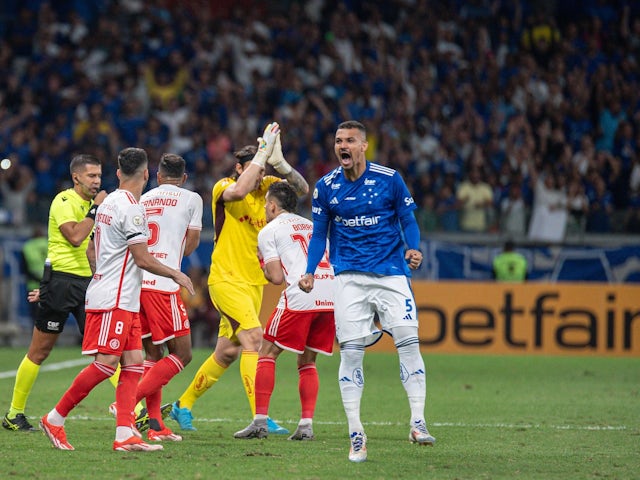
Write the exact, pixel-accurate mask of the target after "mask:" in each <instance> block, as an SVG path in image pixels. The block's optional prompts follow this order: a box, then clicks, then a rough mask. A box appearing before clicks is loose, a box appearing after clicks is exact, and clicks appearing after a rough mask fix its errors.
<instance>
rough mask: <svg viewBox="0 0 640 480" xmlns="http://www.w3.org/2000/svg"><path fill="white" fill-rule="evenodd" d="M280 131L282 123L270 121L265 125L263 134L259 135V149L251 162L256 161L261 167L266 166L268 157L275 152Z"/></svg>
mask: <svg viewBox="0 0 640 480" xmlns="http://www.w3.org/2000/svg"><path fill="white" fill-rule="evenodd" d="M279 133H280V125H278V123H277V122H273V123H270V124H268V125H267V126H266V127H265V129H264V132H263V133H262V136H261V137H258V151H257V152H256V154H255V155H254V157H253V160H251V163H255V164H256V165H258V166H259V167H260V168H264V166H265V164H266V163H267V159H268V158H269V157H270V156H271V153H272V152H273V146H274V144H275V141H276V138H278V134H279Z"/></svg>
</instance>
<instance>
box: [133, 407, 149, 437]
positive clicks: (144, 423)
mask: <svg viewBox="0 0 640 480" xmlns="http://www.w3.org/2000/svg"><path fill="white" fill-rule="evenodd" d="M136 428H137V429H138V431H139V432H144V431H145V430H149V413H148V412H147V409H146V408H143V409H142V410H140V413H139V414H138V416H137V417H136Z"/></svg>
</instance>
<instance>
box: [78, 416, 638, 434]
mask: <svg viewBox="0 0 640 480" xmlns="http://www.w3.org/2000/svg"><path fill="white" fill-rule="evenodd" d="M68 418H69V419H71V420H90V421H96V420H97V421H107V420H108V421H113V417H87V416H86V415H77V416H70V417H68ZM274 420H275V421H276V422H278V423H282V424H290V425H295V424H297V423H298V419H286V420H282V419H278V418H274ZM243 421H246V419H233V418H196V419H195V422H197V423H238V424H240V423H242V422H243ZM346 423H347V422H331V421H322V420H315V419H314V421H313V424H314V425H346ZM363 424H364V425H375V426H400V427H402V426H404V425H405V424H404V423H402V422H363ZM429 427H436V428H452V427H453V428H500V429H505V428H509V429H513V428H524V429H527V430H534V429H535V430H585V431H623V430H627V428H628V427H627V426H626V425H540V424H517V423H461V422H430V423H429Z"/></svg>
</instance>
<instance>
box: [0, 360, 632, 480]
mask: <svg viewBox="0 0 640 480" xmlns="http://www.w3.org/2000/svg"><path fill="white" fill-rule="evenodd" d="M24 353H25V352H24V350H23V349H8V348H5V349H0V365H2V367H0V370H2V371H7V370H12V369H15V368H17V365H18V364H19V362H20V359H21V358H22V356H23V355H24ZM209 353H210V352H209V351H207V350H196V351H195V352H194V359H193V362H192V363H191V364H190V365H189V366H188V367H187V368H186V369H185V371H184V372H182V373H181V374H180V375H179V376H178V377H176V378H175V379H174V380H173V381H172V382H171V383H169V385H167V387H166V388H165V397H164V398H165V400H166V401H170V400H174V399H176V398H177V396H178V395H179V394H180V393H182V391H183V390H184V388H185V386H186V385H187V384H188V383H189V382H190V381H191V378H192V376H193V374H194V373H195V371H196V370H197V368H198V366H199V365H200V363H201V362H202V361H203V360H204V358H205V357H206V356H207V355H208V354H209ZM77 358H79V351H78V349H77V348H58V349H54V352H53V353H52V355H51V357H50V358H49V359H48V360H47V362H46V365H51V364H53V363H55V362H60V361H62V360H68V359H77ZM425 361H426V364H427V372H428V380H427V389H428V394H427V409H426V413H427V421H428V423H429V428H430V431H431V433H432V434H434V435H435V436H436V438H437V443H436V445H435V447H433V448H429V447H419V446H417V445H412V444H410V443H409V442H408V440H407V435H408V420H409V418H408V417H409V408H408V405H407V400H406V396H405V393H404V389H403V388H402V387H401V385H400V381H399V379H398V363H397V358H396V356H395V354H392V353H391V354H387V353H374V352H368V353H367V355H366V357H365V375H366V382H367V383H366V387H365V392H364V397H363V403H362V418H363V421H364V422H365V428H366V431H367V435H368V436H369V442H368V450H369V459H368V461H367V462H365V463H363V464H352V463H350V462H349V461H348V460H347V452H348V447H349V444H348V438H347V426H346V421H345V417H344V412H343V410H342V404H341V401H340V393H339V390H338V382H337V366H338V362H339V356H338V354H335V355H334V356H333V357H331V358H325V357H322V358H320V359H319V362H318V367H319V373H320V383H321V385H320V395H319V399H318V406H317V409H316V417H315V421H314V432H315V435H316V440H315V441H313V442H290V441H287V440H286V437H283V436H278V435H272V436H270V437H269V438H268V439H266V440H262V441H255V440H248V441H241V440H234V439H233V438H232V436H233V432H235V431H236V430H239V429H241V428H243V427H245V426H246V424H247V423H248V422H249V421H250V414H249V407H248V403H247V401H246V397H245V395H244V390H243V389H242V385H241V383H240V379H239V374H238V370H237V365H234V366H232V367H231V368H230V371H229V372H227V373H226V375H225V376H224V377H223V378H222V379H221V380H220V382H219V383H218V384H216V385H215V386H214V387H213V388H212V389H211V390H210V391H209V392H207V393H206V394H205V395H204V396H203V397H202V398H201V399H200V401H199V402H198V403H197V404H196V405H195V407H194V411H193V413H194V417H195V421H194V425H195V426H196V427H197V428H198V430H197V431H196V432H179V433H183V436H184V441H183V442H181V443H171V444H165V450H164V451H162V452H155V453H117V452H113V451H112V450H111V443H112V441H113V437H114V421H113V418H110V417H109V415H108V413H107V407H108V405H109V404H110V403H111V402H112V401H113V399H114V390H113V387H112V386H111V384H110V383H108V382H105V383H104V384H102V385H100V386H98V387H97V388H96V389H95V390H94V391H93V392H92V393H91V394H90V395H89V397H87V398H86V399H85V401H84V402H82V403H81V404H80V405H79V406H78V407H77V408H76V409H75V410H74V411H73V412H72V416H71V417H70V418H69V419H68V421H67V427H66V428H67V433H68V437H69V441H70V442H71V443H72V444H73V445H74V446H75V448H76V451H74V452H63V451H58V450H54V449H52V448H50V445H49V442H48V440H47V439H46V438H45V437H44V436H43V435H41V434H38V433H34V434H28V433H14V432H8V431H4V430H2V431H0V439H1V442H0V445H1V446H2V454H1V455H0V458H1V459H2V471H1V473H0V477H2V478H15V479H22V478H34V479H49V478H61V479H62V478H64V479H85V478H94V479H98V478H105V479H109V480H115V479H131V480H135V479H140V480H149V479H151V480H153V479H176V480H183V479H208V478H214V479H232V478H242V479H253V478H266V479H270V478H274V479H275V478H305V479H335V478H356V479H360V478H361V479H368V480H369V479H391V478H394V479H395V478H398V479H400V478H428V479H514V478H515V479H602V478H604V479H632V478H639V477H640V473H639V472H640V455H639V453H640V448H639V447H640V359H628V358H627V359H623V358H585V357H580V358H577V357H576V358H571V357H533V356H530V357H525V356H517V357H511V356H509V357H507V356H471V355H469V356H463V355H431V354H425ZM80 368H81V367H73V368H68V369H65V370H59V371H43V372H41V374H40V377H39V378H38V381H37V382H36V385H35V387H34V390H33V392H32V395H31V398H30V400H29V404H28V412H27V415H29V417H30V419H31V420H32V421H33V423H37V419H38V417H39V416H41V415H42V414H44V413H45V412H47V411H48V410H49V409H51V408H52V407H53V406H54V405H55V403H56V402H57V400H58V399H59V397H60V396H61V395H62V394H63V392H64V391H65V390H66V388H67V387H68V386H69V384H70V382H71V381H72V379H73V377H74V376H75V374H76V372H77V371H78V370H79V369H80ZM277 368H278V370H277V378H276V382H277V385H276V390H275V392H274V395H273V398H272V402H271V412H270V413H271V416H272V417H273V418H275V419H277V420H279V421H281V423H283V424H284V425H285V426H287V427H288V428H290V429H294V428H295V425H296V422H297V418H298V415H299V402H298V394H297V373H296V370H295V358H294V356H293V355H290V354H286V353H285V354H283V355H282V356H281V358H280V360H279V362H278V367H277ZM12 387H13V378H0V402H1V403H2V405H4V407H2V405H0V407H2V408H3V409H5V410H6V408H7V407H8V404H9V401H10V398H11V389H12ZM167 424H168V425H169V426H170V427H171V428H174V429H175V430H176V431H178V430H177V424H176V423H175V422H173V421H172V420H167Z"/></svg>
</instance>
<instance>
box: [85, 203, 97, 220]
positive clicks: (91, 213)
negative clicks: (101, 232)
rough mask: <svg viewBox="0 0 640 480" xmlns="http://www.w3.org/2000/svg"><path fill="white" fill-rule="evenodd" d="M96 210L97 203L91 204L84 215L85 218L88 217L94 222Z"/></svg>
mask: <svg viewBox="0 0 640 480" xmlns="http://www.w3.org/2000/svg"><path fill="white" fill-rule="evenodd" d="M97 210H98V206H97V205H92V206H91V208H90V209H89V211H88V212H87V214H86V215H85V216H84V217H85V218H90V219H91V220H93V221H94V222H95V221H96V211H97Z"/></svg>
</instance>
